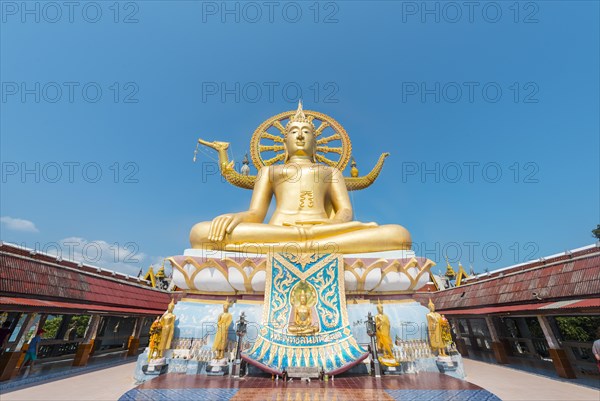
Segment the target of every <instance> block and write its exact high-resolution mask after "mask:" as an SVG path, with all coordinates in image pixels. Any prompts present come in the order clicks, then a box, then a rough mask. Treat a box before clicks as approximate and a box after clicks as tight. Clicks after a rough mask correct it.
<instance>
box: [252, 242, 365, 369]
mask: <svg viewBox="0 0 600 401" xmlns="http://www.w3.org/2000/svg"><path fill="white" fill-rule="evenodd" d="M343 266H344V263H343V257H342V255H337V254H325V255H317V254H291V253H277V254H270V255H268V258H267V272H266V283H265V285H266V287H265V305H264V307H263V318H262V323H263V327H262V328H261V330H260V333H259V336H258V339H257V341H256V342H255V343H254V346H253V347H252V349H251V350H250V351H249V352H248V354H247V355H245V357H246V358H247V359H250V360H253V361H256V362H258V363H259V364H262V365H264V366H267V367H269V368H270V369H273V370H277V371H281V370H283V369H284V368H287V367H290V366H293V367H317V368H322V369H323V370H324V371H326V372H331V371H338V370H339V369H341V368H343V367H344V366H347V365H349V364H352V363H354V362H356V361H357V360H359V359H363V358H364V357H365V353H366V351H365V350H364V349H363V348H362V347H360V346H359V345H358V344H357V343H356V340H355V339H354V337H353V336H352V331H351V329H350V325H349V323H348V316H347V313H346V297H345V290H344V269H343Z"/></svg>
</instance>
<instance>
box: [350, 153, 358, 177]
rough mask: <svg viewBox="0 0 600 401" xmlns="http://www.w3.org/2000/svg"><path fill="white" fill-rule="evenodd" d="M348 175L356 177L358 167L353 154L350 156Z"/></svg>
mask: <svg viewBox="0 0 600 401" xmlns="http://www.w3.org/2000/svg"><path fill="white" fill-rule="evenodd" d="M350 176H351V177H354V178H356V177H358V168H357V167H356V160H354V156H352V163H350Z"/></svg>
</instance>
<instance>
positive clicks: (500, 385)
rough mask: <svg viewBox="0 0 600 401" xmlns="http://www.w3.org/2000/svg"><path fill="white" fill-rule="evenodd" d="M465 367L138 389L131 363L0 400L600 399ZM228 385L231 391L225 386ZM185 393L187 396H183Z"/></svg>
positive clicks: (154, 384) (177, 379)
mask: <svg viewBox="0 0 600 401" xmlns="http://www.w3.org/2000/svg"><path fill="white" fill-rule="evenodd" d="M464 364H465V371H466V372H467V375H468V376H467V380H466V381H461V380H457V379H453V378H451V377H448V376H443V375H440V376H437V375H436V374H429V375H405V376H401V377H384V378H383V379H381V380H380V381H377V380H374V379H371V378H358V377H356V378H355V377H349V378H337V379H336V380H335V381H334V382H327V383H323V382H318V381H312V382H311V383H309V384H307V383H302V382H300V381H297V380H294V381H293V382H291V383H287V384H283V383H282V382H275V383H274V382H272V381H271V380H270V379H262V378H248V379H243V380H240V381H233V380H231V379H227V378H220V379H215V378H212V379H211V378H207V377H193V376H185V375H173V377H172V379H171V380H166V379H167V377H166V376H165V377H160V378H158V380H153V381H150V382H146V383H145V384H143V385H142V386H140V387H137V388H135V385H134V383H133V380H132V378H131V377H132V373H133V369H134V364H133V363H128V364H125V365H121V366H116V367H112V368H108V369H103V370H100V371H95V372H92V373H86V374H82V375H79V376H75V377H71V378H67V379H62V380H56V381H53V382H51V383H45V384H41V385H37V386H32V387H29V388H26V389H22V390H17V391H12V392H7V393H0V400H2V401H12V400H15V401H16V400H21V401H24V400H30V401H36V400H48V401H51V400H61V401H62V400H64V401H71V400H73V401H74V400H98V401H100V400H102V401H104V400H107V401H108V400H111V401H115V400H118V399H119V398H121V399H123V400H132V399H133V400H152V401H154V400H157V401H159V400H164V401H166V400H174V401H175V400H177V401H179V400H188V399H189V400H229V399H231V400H233V401H240V400H281V401H288V400H290V401H291V400H293V401H309V400H310V401H316V400H319V401H324V400H358V401H370V400H415V401H417V400H419V401H420V400H436V401H437V400H452V401H460V400H469V401H479V400H497V399H502V400H505V401H511V400H512V401H521V400H523V401H542V400H543V401H546V400H548V401H554V400H556V401H559V400H582V401H587V400H589V401H598V400H600V392H599V391H598V390H595V389H592V388H588V387H583V386H579V385H575V384H570V383H565V382H562V381H557V380H552V379H549V378H546V377H543V376H539V375H535V374H530V373H526V372H523V371H518V370H515V369H511V368H506V367H502V366H499V365H494V364H488V363H483V362H479V361H473V360H469V359H465V360H464ZM227 383H228V384H227ZM225 385H227V386H230V387H229V388H225V387H222V386H225ZM478 386H479V387H478ZM480 388H484V389H485V390H487V391H485V390H481V389H480ZM181 389H184V390H185V391H183V392H181V391H178V390H181ZM130 390H136V391H134V392H129V391H130ZM494 395H495V396H497V398H496V397H494Z"/></svg>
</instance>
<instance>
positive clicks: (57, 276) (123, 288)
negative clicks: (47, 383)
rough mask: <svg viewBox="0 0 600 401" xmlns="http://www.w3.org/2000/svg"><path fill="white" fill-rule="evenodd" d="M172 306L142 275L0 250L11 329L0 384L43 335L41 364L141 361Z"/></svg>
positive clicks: (0, 305)
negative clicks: (155, 325) (159, 319)
mask: <svg viewBox="0 0 600 401" xmlns="http://www.w3.org/2000/svg"><path fill="white" fill-rule="evenodd" d="M169 301H170V295H169V294H168V293H167V292H166V291H163V290H158V289H154V288H151V287H149V284H148V283H145V282H144V281H143V280H141V279H140V278H138V277H133V276H128V275H125V274H123V273H118V272H114V271H110V270H106V269H103V268H101V267H96V266H90V265H87V264H83V263H78V262H75V261H70V260H66V259H62V258H61V257H56V256H52V255H48V254H44V253H41V252H38V251H35V250H33V249H26V248H23V247H20V246H17V245H13V244H9V243H1V245H0V324H2V323H4V322H9V323H10V326H9V329H10V331H11V334H10V337H9V339H8V343H7V345H6V348H7V349H8V352H4V353H3V354H2V355H1V356H0V381H5V380H9V379H10V378H12V377H14V375H15V374H16V373H17V370H16V368H17V367H18V366H19V364H20V363H21V362H22V360H23V353H24V351H25V350H26V348H27V342H28V341H29V339H30V338H31V337H32V336H33V335H34V333H35V331H36V330H38V329H44V330H45V333H44V334H43V336H42V342H41V344H40V350H39V352H38V357H39V359H40V362H42V363H45V362H56V361H61V360H72V365H73V366H83V365H85V364H86V363H87V361H88V358H90V357H92V356H94V357H96V358H99V357H101V356H103V355H110V354H113V355H114V354H120V355H137V353H138V349H140V347H141V349H143V348H144V347H146V346H147V345H148V331H149V328H150V324H151V323H152V320H154V318H155V317H156V316H159V315H161V314H162V313H163V312H164V310H165V309H166V307H167V305H168V303H169Z"/></svg>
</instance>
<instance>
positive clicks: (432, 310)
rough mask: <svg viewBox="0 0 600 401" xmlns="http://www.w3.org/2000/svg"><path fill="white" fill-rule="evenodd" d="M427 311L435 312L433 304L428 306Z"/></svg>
mask: <svg viewBox="0 0 600 401" xmlns="http://www.w3.org/2000/svg"><path fill="white" fill-rule="evenodd" d="M429 311H431V312H435V306H434V305H433V304H429Z"/></svg>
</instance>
